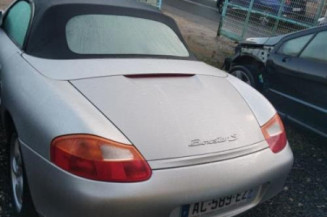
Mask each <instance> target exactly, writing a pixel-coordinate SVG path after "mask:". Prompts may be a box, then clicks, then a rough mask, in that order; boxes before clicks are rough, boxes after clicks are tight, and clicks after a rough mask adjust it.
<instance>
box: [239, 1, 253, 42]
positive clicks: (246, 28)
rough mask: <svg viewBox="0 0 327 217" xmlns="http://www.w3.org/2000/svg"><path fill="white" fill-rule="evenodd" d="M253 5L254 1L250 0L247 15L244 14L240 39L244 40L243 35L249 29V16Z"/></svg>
mask: <svg viewBox="0 0 327 217" xmlns="http://www.w3.org/2000/svg"><path fill="white" fill-rule="evenodd" d="M253 4H254V0H251V2H250V7H249V10H248V13H247V14H246V19H245V24H244V27H243V31H242V36H241V38H244V35H245V33H246V32H247V30H248V28H249V20H250V16H251V13H252V8H253Z"/></svg>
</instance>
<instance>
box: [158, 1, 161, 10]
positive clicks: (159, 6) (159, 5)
mask: <svg viewBox="0 0 327 217" xmlns="http://www.w3.org/2000/svg"><path fill="white" fill-rule="evenodd" d="M161 6H162V0H157V7H158V8H159V9H161Z"/></svg>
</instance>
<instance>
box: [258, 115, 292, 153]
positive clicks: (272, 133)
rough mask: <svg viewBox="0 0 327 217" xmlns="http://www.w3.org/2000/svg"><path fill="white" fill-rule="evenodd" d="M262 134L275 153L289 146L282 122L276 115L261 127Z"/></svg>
mask: <svg viewBox="0 0 327 217" xmlns="http://www.w3.org/2000/svg"><path fill="white" fill-rule="evenodd" d="M261 130H262V133H263V135H264V137H265V139H266V141H267V143H268V145H269V147H270V149H271V150H272V151H273V152H274V153H278V152H280V151H281V150H283V149H284V148H285V146H286V144H287V138H286V132H285V128H284V125H283V122H282V120H281V119H280V117H279V115H278V114H276V115H275V116H274V117H273V118H272V119H270V121H268V122H267V123H266V124H265V125H263V126H262V127H261Z"/></svg>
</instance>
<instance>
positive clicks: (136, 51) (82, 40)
mask: <svg viewBox="0 0 327 217" xmlns="http://www.w3.org/2000/svg"><path fill="white" fill-rule="evenodd" d="M66 39H67V43H68V47H69V49H70V50H71V51H72V52H74V53H77V54H88V55H115V54H117V55H158V56H161V55H162V56H176V57H189V53H188V50H187V49H186V47H185V46H184V44H183V43H182V41H181V40H180V38H179V37H178V36H177V35H176V33H175V32H174V31H173V30H172V29H171V28H170V27H169V26H167V25H166V24H164V23H161V22H157V21H154V20H149V19H143V18H137V17H129V16H119V15H80V16H75V17H73V18H71V19H70V20H69V21H68V23H67V25H66Z"/></svg>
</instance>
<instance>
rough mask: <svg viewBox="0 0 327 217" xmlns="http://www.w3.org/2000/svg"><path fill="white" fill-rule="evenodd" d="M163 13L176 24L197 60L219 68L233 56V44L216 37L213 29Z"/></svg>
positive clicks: (225, 39)
mask: <svg viewBox="0 0 327 217" xmlns="http://www.w3.org/2000/svg"><path fill="white" fill-rule="evenodd" d="M164 13H165V14H166V15H168V16H170V17H172V18H174V20H175V21H176V22H177V25H178V27H179V28H180V30H181V32H182V35H183V37H184V39H185V41H186V43H187V44H188V46H189V48H190V50H191V51H192V52H193V53H194V55H195V56H196V57H197V58H198V59H200V60H202V61H205V62H207V63H209V64H211V65H214V66H216V67H218V68H220V67H221V66H222V64H223V62H224V59H225V58H226V57H227V56H230V55H232V54H233V52H234V48H235V46H236V44H235V42H233V41H231V40H229V39H227V38H224V37H217V32H216V31H214V29H212V28H209V27H207V26H205V25H199V24H196V23H194V22H192V21H189V20H188V19H185V18H184V17H182V16H179V15H176V14H172V13H169V12H167V11H164Z"/></svg>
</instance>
